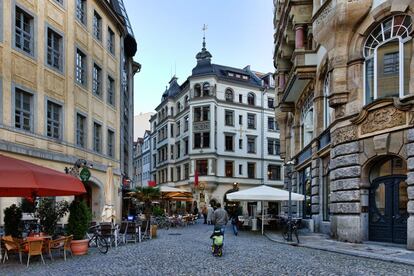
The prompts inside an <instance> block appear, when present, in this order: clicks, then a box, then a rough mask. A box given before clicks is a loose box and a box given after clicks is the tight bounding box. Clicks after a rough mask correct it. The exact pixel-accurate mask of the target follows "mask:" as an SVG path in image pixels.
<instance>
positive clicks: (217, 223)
mask: <svg viewBox="0 0 414 276" xmlns="http://www.w3.org/2000/svg"><path fill="white" fill-rule="evenodd" d="M216 207H217V209H216V210H215V211H214V213H213V223H214V227H220V228H221V232H222V233H223V235H224V230H225V229H226V224H227V222H228V221H229V215H228V214H227V212H226V210H224V209H223V208H221V204H220V203H217V205H216Z"/></svg>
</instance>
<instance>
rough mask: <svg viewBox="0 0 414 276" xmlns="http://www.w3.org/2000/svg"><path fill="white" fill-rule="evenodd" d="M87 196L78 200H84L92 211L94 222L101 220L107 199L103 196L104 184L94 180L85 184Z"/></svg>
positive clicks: (84, 195) (81, 196)
mask: <svg viewBox="0 0 414 276" xmlns="http://www.w3.org/2000/svg"><path fill="white" fill-rule="evenodd" d="M84 185H85V189H86V194H83V195H79V196H76V198H77V199H81V200H84V201H85V202H86V204H87V205H88V207H89V208H90V210H91V211H92V220H100V218H101V213H102V208H103V204H104V203H105V202H104V201H105V198H104V196H103V188H102V187H103V186H102V183H101V182H100V181H99V180H98V179H96V178H94V177H91V179H90V180H89V181H87V182H84Z"/></svg>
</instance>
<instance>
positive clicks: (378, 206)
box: [369, 175, 408, 244]
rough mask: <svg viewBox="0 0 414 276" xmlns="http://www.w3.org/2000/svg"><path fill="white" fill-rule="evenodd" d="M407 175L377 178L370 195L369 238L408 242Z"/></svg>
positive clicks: (381, 240)
mask: <svg viewBox="0 0 414 276" xmlns="http://www.w3.org/2000/svg"><path fill="white" fill-rule="evenodd" d="M406 178H407V177H406V176H405V175H392V176H384V177H378V178H376V179H375V180H374V181H373V182H372V185H371V189H370V193H369V238H370V240H372V241H380V242H392V243H402V244H404V243H406V242H407V218H408V213H407V202H408V195H407V183H406V182H405V180H406Z"/></svg>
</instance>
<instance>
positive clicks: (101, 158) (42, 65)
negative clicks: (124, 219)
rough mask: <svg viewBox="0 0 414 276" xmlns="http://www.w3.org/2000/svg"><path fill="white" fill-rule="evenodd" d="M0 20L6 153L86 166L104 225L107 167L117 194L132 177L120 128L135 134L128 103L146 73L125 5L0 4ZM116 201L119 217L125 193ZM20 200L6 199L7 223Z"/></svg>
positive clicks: (0, 126)
mask: <svg viewBox="0 0 414 276" xmlns="http://www.w3.org/2000/svg"><path fill="white" fill-rule="evenodd" d="M0 18H1V21H0V60H1V61H0V154H3V155H8V156H11V157H14V158H18V159H22V160H25V161H28V162H32V163H35V164H38V165H41V166H45V167H48V168H51V169H55V170H58V171H61V172H64V171H65V168H71V167H73V166H74V163H75V162H76V161H77V160H79V159H84V160H86V162H87V163H88V164H89V165H90V166H93V168H92V169H91V174H92V176H91V178H90V181H89V182H88V183H87V184H86V185H85V186H86V188H87V191H88V195H86V196H85V199H86V200H87V202H88V204H89V206H90V207H91V209H92V212H93V216H94V219H97V220H100V218H101V212H102V208H103V205H104V203H105V202H104V201H105V199H104V186H105V183H106V171H107V167H108V165H109V164H111V165H112V166H113V168H114V174H115V176H114V181H115V186H116V187H117V188H120V183H121V173H122V172H124V171H127V169H124V170H123V168H124V167H123V166H124V165H123V163H124V162H121V160H124V157H123V156H124V155H122V154H123V153H122V152H124V146H123V145H124V141H123V139H121V135H122V133H123V130H121V127H122V128H125V129H132V124H131V123H128V122H126V121H125V116H126V115H125V114H124V105H125V104H127V103H126V102H128V105H131V102H130V101H132V97H131V96H130V95H132V89H133V82H132V81H133V79H132V75H133V73H134V70H133V69H134V68H135V69H137V67H139V66H138V64H136V63H134V62H133V60H132V57H133V56H134V54H135V51H136V42H135V39H134V38H133V34H132V30H131V29H130V25H129V22H128V18H127V16H126V12H125V8H124V5H123V2H122V0H112V1H96V0H77V1H75V0H37V1H32V0H31V1H29V0H12V1H0ZM121 92H122V93H121ZM128 112H129V113H130V110H128ZM129 113H128V114H127V116H129ZM129 133H131V132H129ZM128 147H130V153H129V156H130V157H131V161H130V162H125V163H127V164H128V163H129V164H131V167H132V142H131V143H128ZM78 163H79V162H78ZM131 172H132V169H131ZM131 175H132V174H131ZM113 198H115V208H116V213H117V214H120V209H121V208H120V205H121V200H120V199H121V194H120V193H118V189H117V190H116V191H114V196H113ZM20 200H21V199H20V198H2V199H0V224H2V223H3V219H2V215H3V211H2V209H3V208H5V207H7V206H9V205H10V204H11V203H19V201H20Z"/></svg>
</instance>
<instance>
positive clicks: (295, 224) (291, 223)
mask: <svg viewBox="0 0 414 276" xmlns="http://www.w3.org/2000/svg"><path fill="white" fill-rule="evenodd" d="M300 222H301V221H300V220H298V219H292V220H287V221H286V225H285V229H283V232H282V235H283V238H284V239H285V240H287V241H289V231H290V235H291V237H292V241H295V240H296V243H299V233H298V231H299V226H300Z"/></svg>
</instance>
